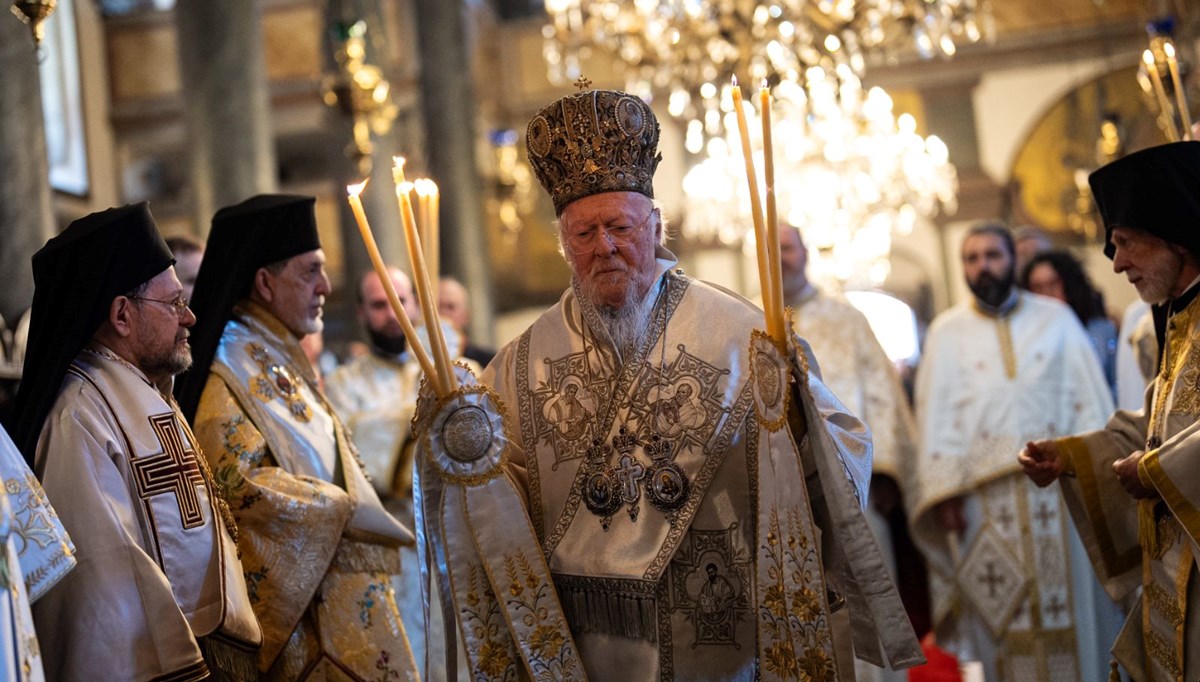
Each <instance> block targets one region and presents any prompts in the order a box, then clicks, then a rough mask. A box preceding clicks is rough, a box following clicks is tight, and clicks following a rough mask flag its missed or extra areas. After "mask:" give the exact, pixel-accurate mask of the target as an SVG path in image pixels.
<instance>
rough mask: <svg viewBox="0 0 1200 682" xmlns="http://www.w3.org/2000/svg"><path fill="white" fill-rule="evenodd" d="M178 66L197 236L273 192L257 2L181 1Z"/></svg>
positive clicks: (259, 4) (272, 150)
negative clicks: (217, 217)
mask: <svg viewBox="0 0 1200 682" xmlns="http://www.w3.org/2000/svg"><path fill="white" fill-rule="evenodd" d="M175 20H176V29H177V31H178V35H179V66H180V74H181V77H182V83H183V100H184V108H185V110H186V113H187V123H188V137H189V141H190V144H191V150H190V152H191V156H192V178H191V180H192V182H191V186H192V189H193V193H194V198H195V202H194V214H193V215H194V216H195V220H196V225H197V228H198V229H197V232H198V233H200V234H202V235H204V234H207V233H208V228H209V225H210V223H211V221H212V216H213V214H214V213H215V212H216V211H217V209H219V208H221V207H223V206H228V205H230V204H235V203H237V202H239V201H242V200H243V199H246V198H248V197H250V196H253V195H255V194H260V193H263V192H273V191H275V190H276V187H277V179H276V161H275V140H274V136H273V132H272V128H271V121H270V90H269V84H268V81H267V71H266V56H265V54H264V48H263V27H262V1H261V0H178V2H177V3H176V5H175Z"/></svg>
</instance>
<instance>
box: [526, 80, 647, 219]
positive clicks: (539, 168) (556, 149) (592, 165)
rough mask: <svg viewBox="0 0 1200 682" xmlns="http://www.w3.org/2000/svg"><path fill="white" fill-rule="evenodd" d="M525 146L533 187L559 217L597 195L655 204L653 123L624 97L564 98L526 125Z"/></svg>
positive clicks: (610, 93)
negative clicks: (624, 195) (631, 195)
mask: <svg viewBox="0 0 1200 682" xmlns="http://www.w3.org/2000/svg"><path fill="white" fill-rule="evenodd" d="M525 144H526V147H527V149H528V151H529V162H530V163H531V164H532V165H533V171H534V173H536V174H537V178H538V181H540V182H541V183H542V186H543V187H545V188H546V191H547V192H549V193H550V198H551V199H553V200H554V212H555V214H557V215H561V214H562V212H563V209H564V208H566V206H567V204H569V203H571V202H572V201H575V200H576V199H582V198H583V197H586V196H590V195H592V194H600V193H602V192H638V193H639V194H644V195H646V196H647V197H650V198H651V199H653V198H654V169H655V168H657V167H658V162H659V159H661V158H662V155H661V154H659V153H658V119H657V118H655V117H654V112H653V111H651V110H650V106H649V105H648V104H646V103H645V102H643V101H642V100H641V99H639V98H637V97H634V96H633V95H630V94H628V93H624V92H618V91H615V90H590V91H587V92H580V93H576V94H574V95H569V96H567V97H563V98H562V99H560V100H558V101H557V102H554V103H553V104H550V105H549V106H547V107H545V108H544V109H542V110H541V111H539V112H538V114H537V116H534V117H533V120H532V121H530V122H529V128H528V129H527V130H526V135H525Z"/></svg>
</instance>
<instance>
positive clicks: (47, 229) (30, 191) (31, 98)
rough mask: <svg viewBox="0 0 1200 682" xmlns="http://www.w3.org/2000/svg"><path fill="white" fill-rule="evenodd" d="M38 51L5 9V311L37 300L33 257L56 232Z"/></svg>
mask: <svg viewBox="0 0 1200 682" xmlns="http://www.w3.org/2000/svg"><path fill="white" fill-rule="evenodd" d="M54 231H55V230H54V212H53V210H52V208H51V205H50V179H49V166H48V162H47V160H46V132H45V127H44V124H43V123H42V100H41V86H40V82H39V80H38V62H37V52H36V50H35V48H34V45H33V38H32V37H30V35H29V27H27V26H26V25H25V24H23V23H21V22H20V21H18V20H17V19H16V18H15V17H13V16H12V15H11V14H9V13H8V12H7V11H4V12H0V316H3V317H4V319H5V321H6V322H7V324H8V325H9V326H10V327H11V326H15V325H16V323H17V318H18V316H19V315H20V314H21V313H22V312H23V311H24V310H25V309H27V308H28V307H29V304H30V303H32V302H33V270H32V269H31V266H30V262H29V259H30V257H31V256H33V253H34V252H35V251H37V250H38V249H40V248H41V247H42V245H43V244H45V243H46V240H47V239H49V238H50V237H51V236H53V234H54Z"/></svg>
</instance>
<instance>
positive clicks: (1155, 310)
mask: <svg viewBox="0 0 1200 682" xmlns="http://www.w3.org/2000/svg"><path fill="white" fill-rule="evenodd" d="M1088 181H1089V183H1090V184H1091V188H1092V194H1093V196H1095V198H1096V205H1097V207H1098V208H1099V209H1100V215H1101V216H1102V217H1103V219H1104V228H1105V247H1104V253H1105V254H1106V255H1107V256H1108V257H1109V258H1111V259H1112V261H1113V270H1114V271H1116V272H1118V273H1122V272H1123V273H1125V276H1126V277H1127V278H1128V279H1129V281H1130V283H1132V284H1133V285H1134V286H1135V287H1136V288H1137V291H1138V296H1139V297H1141V299H1142V300H1143V301H1146V302H1147V303H1150V304H1151V312H1152V315H1153V319H1154V328H1155V332H1154V333H1155V335H1156V337H1157V339H1158V346H1159V349H1160V350H1159V358H1158V374H1157V376H1156V377H1155V378H1154V381H1153V382H1152V383H1151V384H1150V386H1149V387H1147V389H1146V391H1145V400H1144V402H1143V405H1142V407H1141V408H1140V409H1138V410H1135V411H1126V410H1119V411H1117V412H1116V413H1115V414H1113V415H1112V418H1111V419H1109V421H1108V424H1107V425H1106V426H1104V428H1102V429H1099V430H1095V431H1091V432H1089V433H1084V434H1082V435H1080V436H1072V437H1067V438H1061V437H1060V438H1058V439H1057V440H1042V441H1037V442H1034V443H1030V444H1028V445H1027V446H1026V449H1025V450H1024V451H1022V452H1021V454H1020V455H1019V461H1020V462H1021V465H1022V466H1023V467H1024V469H1025V472H1026V473H1027V474H1029V476H1030V478H1032V479H1033V481H1034V482H1036V483H1037V484H1038V485H1043V486H1046V485H1049V484H1050V483H1051V482H1053V481H1054V480H1056V479H1057V480H1059V481H1061V489H1062V492H1063V495H1064V496H1065V497H1066V499H1067V503H1068V505H1069V507H1070V510H1071V518H1072V519H1073V520H1074V522H1075V524H1076V526H1077V527H1078V529H1079V532H1080V535H1082V537H1083V541H1084V544H1085V546H1086V547H1087V550H1088V555H1089V557H1090V558H1091V560H1092V565H1093V566H1094V567H1095V570H1096V573H1097V574H1098V575H1099V577H1100V579H1101V581H1102V582H1103V584H1104V587H1105V588H1106V589H1107V590H1108V592H1109V594H1110V595H1112V597H1113V599H1119V600H1122V602H1124V601H1125V600H1126V599H1127V598H1130V597H1131V596H1137V599H1138V601H1137V603H1136V605H1135V606H1134V607H1133V608H1132V609H1131V610H1130V613H1129V619H1128V620H1127V621H1126V624H1125V627H1124V628H1123V629H1122V630H1121V633H1120V637H1118V638H1117V639H1116V642H1115V643H1114V644H1113V647H1112V652H1113V655H1114V656H1115V658H1116V660H1117V661H1118V662H1119V663H1120V666H1121V667H1122V668H1123V669H1124V672H1126V673H1127V674H1128V675H1129V677H1130V678H1131V679H1133V680H1137V681H1138V682H1160V681H1161V682H1167V681H1174V680H1195V679H1200V608H1197V606H1196V605H1197V603H1200V580H1198V579H1197V577H1198V576H1197V570H1196V557H1197V556H1200V544H1198V543H1200V476H1198V475H1197V474H1198V473H1200V465H1198V463H1197V459H1196V455H1197V449H1196V448H1197V444H1198V442H1197V436H1196V432H1197V422H1198V419H1200V383H1198V382H1197V377H1198V376H1200V231H1198V230H1197V226H1198V225H1200V194H1197V191H1196V188H1197V187H1200V142H1178V143H1174V144H1168V145H1163V146H1159V147H1152V148H1150V149H1146V150H1143V151H1139V152H1136V153H1134V154H1130V155H1129V156H1126V157H1124V158H1121V159H1118V160H1116V161H1114V162H1112V163H1110V164H1108V165H1107V166H1104V167H1103V168H1101V169H1099V170H1097V171H1096V172H1094V173H1092V174H1091V176H1090V177H1089V178H1088ZM1056 487H1059V486H1056ZM1049 490H1054V488H1049ZM1139 587H1140V588H1141V592H1140V595H1138V592H1137V588H1139Z"/></svg>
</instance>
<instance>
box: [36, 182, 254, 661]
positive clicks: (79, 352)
mask: <svg viewBox="0 0 1200 682" xmlns="http://www.w3.org/2000/svg"><path fill="white" fill-rule="evenodd" d="M172 263H173V260H172V257H171V251H170V250H169V249H168V248H167V246H166V244H165V243H164V242H163V239H162V237H161V236H160V235H159V232H158V228H157V227H156V226H155V224H154V219H153V217H152V216H151V215H150V210H149V207H148V206H147V205H146V204H145V203H142V204H138V205H133V206H125V207H122V208H114V209H109V210H107V211H102V212H99V213H94V214H92V215H89V216H86V217H84V218H81V219H79V220H77V221H75V222H74V223H72V224H71V225H70V226H69V227H68V228H67V229H66V230H65V231H64V232H63V233H62V234H60V235H58V236H57V237H54V238H53V239H51V240H50V241H49V242H47V243H46V245H45V246H44V247H43V248H42V249H41V250H40V251H38V252H37V253H36V254H34V256H33V277H34V285H35V289H34V297H33V308H32V313H31V327H30V333H29V351H28V354H27V355H26V360H25V374H24V376H23V377H22V379H21V386H20V389H19V391H18V394H17V401H16V409H15V420H14V427H15V428H14V435H15V436H16V442H17V444H18V446H19V447H20V448H21V451H22V453H23V454H24V455H25V457H26V458H28V459H29V460H30V461H31V462H32V463H33V467H34V471H35V472H36V473H37V475H38V476H39V477H40V478H41V480H42V484H43V486H44V487H45V490H46V494H47V496H48V497H49V499H50V501H51V503H52V504H53V505H54V507H55V509H56V510H57V512H58V515H59V517H60V518H61V519H62V522H63V526H64V527H66V529H67V531H68V532H69V533H70V534H71V537H72V538H73V539H74V541H75V544H76V546H77V548H78V554H77V558H78V562H79V563H78V566H77V567H76V568H75V570H74V571H72V572H71V573H70V574H68V575H67V576H66V577H64V578H63V579H62V581H61V582H60V583H59V584H58V585H56V586H55V587H54V588H53V589H51V590H50V591H49V592H48V593H47V594H46V595H45V596H43V597H42V598H41V599H40V600H38V601H37V603H36V604H34V608H33V613H34V620H35V623H36V626H37V630H38V634H39V635H40V639H41V647H42V653H43V654H44V656H45V658H44V665H45V670H46V675H47V677H48V678H49V679H73V680H84V679H90V680H100V679H103V680H133V679H177V680H199V679H203V678H206V677H207V676H209V675H213V676H214V677H215V678H216V679H231V680H247V679H254V678H255V675H256V673H255V666H254V661H255V654H256V652H257V649H258V647H259V645H260V643H261V641H262V632H261V630H260V628H259V626H258V622H257V620H256V618H255V616H254V612H253V611H252V610H251V608H250V601H249V595H248V591H247V588H246V583H245V581H244V579H243V577H242V573H241V569H240V567H239V564H238V559H237V545H236V526H235V525H234V522H233V518H232V515H231V514H230V513H229V510H228V508H227V507H225V505H224V501H223V500H221V499H220V498H219V497H217V496H215V495H213V494H211V490H212V483H213V480H212V477H211V474H210V473H209V471H208V468H207V466H206V465H205V462H204V460H203V458H200V457H197V453H198V452H199V448H198V447H197V444H196V442H195V441H194V440H193V439H192V435H191V432H190V431H189V429H188V427H187V424H186V422H185V421H184V419H183V416H182V415H181V414H180V413H179V410H178V408H177V407H176V405H175V401H174V399H173V398H172V397H171V394H170V386H171V381H172V378H173V377H174V375H175V374H177V373H179V372H181V371H183V370H184V369H186V368H187V367H188V365H189V364H190V363H191V350H190V348H189V344H188V336H189V330H190V328H191V327H192V325H193V324H194V323H195V321H196V318H195V317H194V316H193V315H192V311H191V310H189V309H188V302H187V299H185V298H183V296H182V291H183V287H182V286H181V285H180V283H179V279H178V278H177V277H176V275H175V269H174V267H173V266H172Z"/></svg>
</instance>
